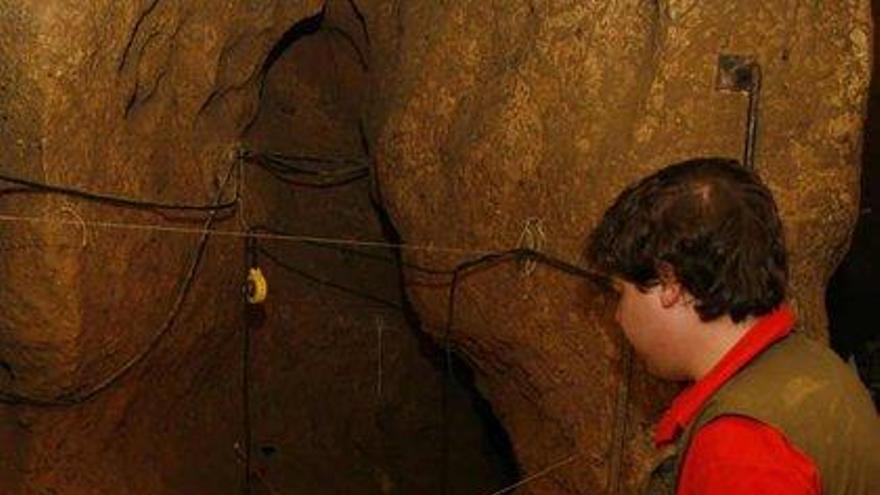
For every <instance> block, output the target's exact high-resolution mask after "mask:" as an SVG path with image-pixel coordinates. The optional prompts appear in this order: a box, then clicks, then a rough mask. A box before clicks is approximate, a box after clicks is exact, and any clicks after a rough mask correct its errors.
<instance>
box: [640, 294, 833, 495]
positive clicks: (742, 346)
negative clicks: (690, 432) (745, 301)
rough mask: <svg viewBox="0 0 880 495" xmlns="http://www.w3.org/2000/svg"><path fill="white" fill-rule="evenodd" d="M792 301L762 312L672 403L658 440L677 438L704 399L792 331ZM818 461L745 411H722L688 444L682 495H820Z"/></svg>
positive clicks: (680, 486) (680, 485) (659, 443)
mask: <svg viewBox="0 0 880 495" xmlns="http://www.w3.org/2000/svg"><path fill="white" fill-rule="evenodd" d="M793 325H794V315H793V313H792V312H791V310H790V309H789V308H788V307H787V306H782V307H781V308H779V309H777V310H776V311H774V312H772V313H770V314H768V315H766V316H764V317H762V318H761V319H759V320H758V322H757V323H755V325H754V326H753V327H752V328H750V329H749V331H748V332H746V334H745V335H744V336H743V338H742V339H740V340H739V342H737V343H736V345H734V346H733V348H731V349H730V351H728V352H727V354H725V355H724V357H723V358H721V360H720V361H719V362H718V363H717V364H716V365H715V367H714V368H712V370H711V371H709V373H707V374H706V376H704V377H703V378H701V379H700V380H699V381H697V382H696V383H694V384H693V385H691V386H690V387H688V388H687V389H686V390H684V391H683V392H682V393H681V394H679V395H678V397H676V398H675V400H674V401H673V402H672V405H671V406H670V408H669V409H668V410H667V411H666V413H665V414H664V415H663V418H662V419H661V420H660V422H659V423H658V424H657V429H656V431H655V432H654V443H655V444H656V445H657V446H658V447H659V446H663V445H666V444H668V443H671V442H673V441H675V439H676V438H677V437H678V436H679V435H680V434H681V432H682V431H683V430H684V429H685V428H686V427H687V426H688V425H689V424H690V423H691V421H693V420H694V419H695V418H696V415H697V413H699V412H700V409H701V408H702V406H703V404H705V402H706V401H707V400H708V399H709V398H710V397H711V396H712V395H713V394H714V393H715V392H716V391H717V390H718V389H719V388H721V386H722V385H724V384H725V383H727V381H728V380H729V379H730V378H731V377H732V376H733V375H734V374H736V372H737V371H739V370H740V369H742V368H743V367H744V366H745V365H747V364H748V363H749V362H750V361H751V360H752V359H753V358H754V357H755V356H757V355H758V354H760V353H761V351H763V350H764V349H766V348H767V347H769V346H770V345H772V344H773V343H775V342H776V341H778V340H779V339H781V338H782V337H785V336H786V335H788V334H789V333H790V332H791V330H792V326H793ZM821 487H822V485H821V483H820V481H819V471H818V470H817V469H816V465H815V464H814V463H813V461H812V460H811V459H810V458H809V457H807V456H806V455H805V454H803V453H802V452H800V451H798V450H797V449H796V448H795V447H794V446H793V445H791V444H790V443H789V442H788V440H787V439H786V438H785V436H784V435H783V434H782V433H781V432H779V431H778V430H776V429H775V428H773V427H771V426H769V425H767V424H765V423H762V422H760V421H758V420H756V419H752V418H748V417H743V416H732V415H730V416H721V417H719V418H716V419H715V420H713V421H711V422H710V423H708V424H706V425H705V426H703V427H702V428H700V429H699V430H698V431H697V432H696V433H695V434H694V436H693V439H692V440H691V444H690V446H689V447H688V450H687V454H686V455H685V459H684V462H683V463H682V467H681V475H680V477H679V482H678V492H677V493H678V495H740V494H742V495H746V494H748V495H753V494H762V495H819V494H821V493H822V488H821Z"/></svg>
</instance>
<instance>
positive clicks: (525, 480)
mask: <svg viewBox="0 0 880 495" xmlns="http://www.w3.org/2000/svg"><path fill="white" fill-rule="evenodd" d="M583 455H584V454H583V453H580V454H572V455H570V456H568V457H566V458H565V459H563V460H561V461H559V462H557V463H555V464H551V465H549V466H547V467H545V468H544V469H542V470H540V471H538V472H537V473H535V474H533V475H531V476H527V477H525V478H523V479H521V480H519V481H517V482H516V483H514V484H512V485H510V486H508V487H505V488H502V489H501V490H498V491H497V492H492V493H491V494H490V495H502V494H504V493H509V492H511V491H513V490H514V489H516V488H519V487H521V486H523V485H525V484H526V483H531V482H532V481H535V480H536V479H538V478H543V477H544V476H547V475H548V474H550V473H551V472H553V471H555V470H556V469H558V468H561V467H562V466H565V465H566V464H570V463H571V462H574V461H575V460H576V459H578V458H579V457H583Z"/></svg>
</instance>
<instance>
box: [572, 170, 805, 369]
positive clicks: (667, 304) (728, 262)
mask: <svg viewBox="0 0 880 495" xmlns="http://www.w3.org/2000/svg"><path fill="white" fill-rule="evenodd" d="M586 254H587V258H588V260H589V262H590V263H591V264H592V265H593V266H594V267H595V268H597V269H598V270H600V271H602V272H604V273H605V274H607V275H608V276H610V277H611V278H612V279H613V280H615V283H616V285H617V286H618V289H619V290H621V291H622V290H623V289H625V288H627V287H628V288H629V289H637V291H636V292H638V293H640V294H641V296H645V297H647V296H650V295H652V294H653V295H654V296H656V298H655V299H654V300H653V302H649V301H648V300H642V299H640V298H639V295H640V294H629V295H631V296H632V297H630V298H629V299H628V300H627V299H626V297H624V298H623V299H622V302H621V305H620V307H619V311H618V319H619V320H620V323H621V326H623V327H624V330H625V331H626V332H627V336H628V337H629V338H630V341H633V344H634V345H635V347H636V348H637V350H639V349H638V348H639V342H636V341H634V337H635V339H636V340H637V339H638V338H639V337H638V334H636V333H635V332H640V331H642V330H641V329H640V328H632V327H633V326H637V325H638V326H642V325H654V326H662V325H664V324H666V323H671V321H670V322H664V321H663V316H666V315H665V313H663V312H662V311H661V310H662V309H664V308H674V307H678V306H676V305H678V304H679V303H681V304H682V305H683V307H686V309H689V310H690V311H691V312H692V313H694V314H696V316H697V317H698V321H699V322H703V323H707V324H708V323H711V322H713V321H716V320H719V319H724V320H728V319H729V321H730V322H732V323H734V324H737V323H741V322H743V321H745V320H747V319H749V318H751V317H756V316H761V315H763V314H765V313H768V312H770V311H771V310H772V309H774V308H775V307H777V306H778V305H779V304H780V303H781V302H782V301H783V300H784V298H785V289H786V284H787V278H788V268H787V262H786V254H785V245H784V240H783V233H782V225H781V222H780V220H779V214H778V212H777V209H776V204H775V202H774V201H773V197H772V195H771V194H770V191H769V190H768V189H767V188H766V187H765V186H764V185H763V184H762V183H761V181H760V179H759V178H758V177H757V176H756V175H754V174H753V173H751V172H749V171H748V170H746V169H744V168H742V167H740V166H739V165H738V164H737V162H735V161H733V160H728V159H719V158H700V159H694V160H688V161H685V162H682V163H677V164H675V165H671V166H669V167H666V168H664V169H662V170H660V171H658V172H656V173H654V174H653V175H651V176H649V177H646V178H644V179H642V180H640V181H639V182H637V183H635V184H633V185H631V186H630V187H628V188H627V189H626V190H624V191H623V192H622V193H621V194H620V196H618V197H617V199H616V200H615V201H614V204H613V205H612V206H611V207H610V208H609V209H608V211H606V213H605V215H604V217H603V218H602V221H601V222H600V224H599V225H598V227H596V229H595V230H594V232H593V234H592V235H591V237H590V240H589V244H588V247H587V253H586ZM630 292H632V291H630ZM622 295H624V296H626V295H627V294H626V293H624V294H622ZM627 302H629V304H626V303H627ZM652 305H653V306H657V308H654V309H652ZM641 310H644V312H645V314H642V315H641V316H640V315H639V314H640V311H641ZM655 310H656V311H655ZM658 311H660V313H658V314H656V315H654V316H651V314H653V313H657V312H658ZM634 320H638V321H634ZM628 326H629V327H630V328H627V327H628ZM658 330H660V329H658ZM660 335H661V334H659V333H658V334H657V335H654V336H653V337H651V338H650V339H649V340H652V342H650V343H649V342H644V343H642V345H647V346H654V347H656V345H659V343H658V341H659V340H661V339H662V337H661V336H660ZM642 350H643V351H644V350H645V349H642ZM648 350H649V351H652V350H653V348H652V349H648ZM673 374H674V372H673Z"/></svg>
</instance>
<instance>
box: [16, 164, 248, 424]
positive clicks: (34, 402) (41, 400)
mask: <svg viewBox="0 0 880 495" xmlns="http://www.w3.org/2000/svg"><path fill="white" fill-rule="evenodd" d="M234 169H235V167H234V164H233V166H232V167H230V169H229V172H228V173H227V175H226V178H225V179H224V181H223V183H222V184H221V186H220V187H219V188H218V190H217V196H216V201H217V203H216V204H218V205H219V204H221V203H220V198H221V196H222V194H223V190H224V189H225V187H226V185H227V184H228V183H229V180H230V178H231V177H232V175H233V174H232V172H233V170H234ZM236 201H237V200H236ZM219 212H220V209H217V208H215V209H212V210H210V211H209V215H208V218H207V220H205V223H204V225H203V228H202V235H201V238H200V239H199V242H198V244H197V246H196V248H195V251H194V252H193V255H192V256H191V261H190V264H189V268H188V269H187V272H186V274H185V275H184V277H183V279H182V281H181V284H180V288H179V289H178V292H177V296H176V297H175V299H174V302H173V303H172V306H171V309H170V310H169V312H168V316H167V317H166V318H165V321H164V322H163V324H162V326H161V327H160V328H159V330H158V331H157V332H156V334H155V335H154V336H153V337H152V339H151V340H150V342H149V343H148V344H147V346H146V347H145V348H144V350H142V351H141V352H139V353H138V354H136V355H135V356H133V357H132V358H131V359H129V360H128V361H127V362H126V363H125V364H123V365H122V366H120V367H119V368H117V369H116V370H115V371H113V372H112V373H110V374H109V375H108V376H107V377H105V378H104V379H103V380H101V381H99V382H97V383H95V384H93V385H92V386H91V387H88V388H84V389H83V388H82V387H81V388H80V390H73V391H69V392H64V393H62V394H59V395H57V396H55V397H39V396H33V395H25V394H18V393H13V392H0V403H5V404H11V405H26V406H33V407H68V406H74V405H77V404H82V403H84V402H87V401H89V400H90V399H92V398H94V397H95V396H97V395H98V394H99V393H101V392H103V391H104V390H106V389H108V388H109V387H110V386H112V385H113V384H114V383H116V382H117V381H119V380H120V379H121V378H122V377H124V376H125V375H127V374H128V373H129V372H130V371H131V370H132V369H134V367H135V366H136V365H137V364H138V363H140V362H142V361H143V360H144V359H145V358H146V357H147V356H148V355H150V354H151V353H152V352H153V350H154V349H156V347H158V344H159V342H160V341H161V340H162V338H163V337H164V336H165V335H166V334H167V333H168V331H169V330H170V329H171V327H172V326H173V324H174V322H175V321H176V319H177V316H178V314H179V312H180V308H181V307H182V306H183V301H184V300H185V299H186V296H187V294H189V291H190V288H191V287H192V284H193V281H194V280H195V275H196V273H197V271H198V268H199V266H200V265H201V261H202V258H203V257H204V253H205V248H206V247H207V244H208V238H209V237H210V230H211V225H213V223H214V220H215V219H216V218H217V214H218V213H219Z"/></svg>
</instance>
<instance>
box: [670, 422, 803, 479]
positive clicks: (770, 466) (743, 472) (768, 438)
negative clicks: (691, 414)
mask: <svg viewBox="0 0 880 495" xmlns="http://www.w3.org/2000/svg"><path fill="white" fill-rule="evenodd" d="M681 476H682V477H681V486H680V488H682V489H683V492H684V493H690V492H688V487H690V488H692V489H693V493H708V492H711V493H753V492H752V491H749V490H754V489H757V488H761V489H767V490H771V491H772V490H775V488H776V485H777V484H780V483H781V484H782V486H784V487H785V490H784V491H783V492H780V493H791V494H818V493H819V492H820V491H821V483H820V481H819V471H818V468H817V466H816V464H815V463H814V462H813V460H812V459H811V458H810V457H809V456H807V455H806V454H804V453H803V452H801V451H800V450H798V449H797V448H796V447H795V446H793V445H792V444H791V442H789V441H788V439H787V438H786V436H785V435H784V434H783V433H782V432H780V431H779V430H777V429H776V428H774V427H772V426H770V425H768V424H766V423H763V422H761V421H758V420H757V419H754V418H750V417H746V416H739V415H724V416H719V417H716V418H715V419H713V420H712V421H711V422H709V423H707V424H706V425H704V426H703V427H702V428H700V429H699V430H698V431H697V432H696V433H695V434H694V437H693V439H692V442H691V445H690V447H689V449H688V451H687V456H686V458H685V460H684V465H683V466H682V473H681ZM741 489H742V490H745V491H742V490H741ZM680 493H682V492H680ZM774 493H775V492H774Z"/></svg>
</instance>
